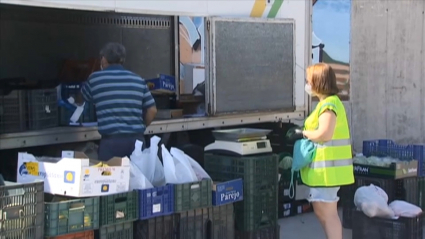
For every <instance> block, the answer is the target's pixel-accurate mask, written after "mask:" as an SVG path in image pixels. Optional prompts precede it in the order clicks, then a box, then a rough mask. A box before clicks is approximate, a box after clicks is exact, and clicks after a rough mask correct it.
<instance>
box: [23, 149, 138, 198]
mask: <svg viewBox="0 0 425 239" xmlns="http://www.w3.org/2000/svg"><path fill="white" fill-rule="evenodd" d="M97 163H98V161H95V160H90V159H89V158H88V157H87V156H86V155H85V154H84V153H81V152H74V151H63V152H62V158H48V157H35V156H34V155H32V154H28V153H19V154H18V172H17V182H18V183H27V182H34V181H35V180H40V179H41V180H44V192H46V193H50V194H56V195H64V196H71V197H92V196H102V195H109V194H115V193H120V192H127V191H128V190H129V183H130V160H129V159H128V158H127V157H125V158H112V159H110V160H109V161H107V162H104V163H106V164H107V165H108V166H109V167H102V168H101V167H90V165H95V164H97Z"/></svg>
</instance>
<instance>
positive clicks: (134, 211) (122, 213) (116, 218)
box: [100, 191, 139, 227]
mask: <svg viewBox="0 0 425 239" xmlns="http://www.w3.org/2000/svg"><path fill="white" fill-rule="evenodd" d="M138 218H139V193H138V192H137V191H131V192H127V193H118V194H113V195H108V196H103V197H100V226H101V227H102V226H105V225H110V224H116V223H123V222H130V221H135V220H137V219H138Z"/></svg>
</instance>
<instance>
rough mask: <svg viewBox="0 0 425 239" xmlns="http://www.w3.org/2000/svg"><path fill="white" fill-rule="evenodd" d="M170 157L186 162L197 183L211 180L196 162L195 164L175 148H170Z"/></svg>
mask: <svg viewBox="0 0 425 239" xmlns="http://www.w3.org/2000/svg"><path fill="white" fill-rule="evenodd" d="M170 151H171V152H170V153H171V155H173V157H175V158H178V159H179V160H183V161H188V162H189V164H190V166H191V167H192V169H193V171H194V172H195V175H196V178H197V179H198V180H197V181H201V180H202V179H205V178H208V179H211V177H210V176H209V175H208V173H207V172H206V171H205V170H204V169H203V168H202V167H201V165H199V163H198V162H196V161H195V160H194V159H193V158H191V157H190V156H189V155H187V154H185V153H184V152H183V151H181V150H180V149H177V148H171V150H170Z"/></svg>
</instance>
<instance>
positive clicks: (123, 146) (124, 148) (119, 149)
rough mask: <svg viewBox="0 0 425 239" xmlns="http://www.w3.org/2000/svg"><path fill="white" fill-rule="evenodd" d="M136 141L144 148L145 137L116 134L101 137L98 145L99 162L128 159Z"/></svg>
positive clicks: (141, 135)
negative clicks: (115, 158) (118, 158)
mask: <svg viewBox="0 0 425 239" xmlns="http://www.w3.org/2000/svg"><path fill="white" fill-rule="evenodd" d="M136 140H139V141H142V142H143V148H145V136H144V135H143V134H118V135H105V136H102V139H101V140H100V144H99V160H100V161H108V160H109V159H111V158H113V157H120V158H122V157H129V156H130V155H131V153H132V152H133V151H134V143H135V142H136Z"/></svg>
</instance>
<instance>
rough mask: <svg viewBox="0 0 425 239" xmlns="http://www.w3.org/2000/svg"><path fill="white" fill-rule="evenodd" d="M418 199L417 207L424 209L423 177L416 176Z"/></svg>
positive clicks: (424, 187) (424, 190) (424, 180)
mask: <svg viewBox="0 0 425 239" xmlns="http://www.w3.org/2000/svg"><path fill="white" fill-rule="evenodd" d="M418 201H419V204H418V205H419V207H420V208H422V210H424V211H425V178H418Z"/></svg>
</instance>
